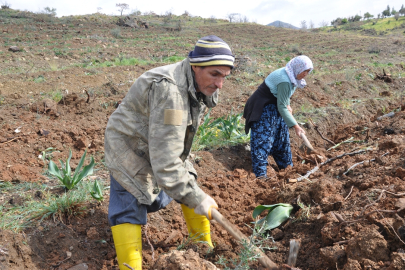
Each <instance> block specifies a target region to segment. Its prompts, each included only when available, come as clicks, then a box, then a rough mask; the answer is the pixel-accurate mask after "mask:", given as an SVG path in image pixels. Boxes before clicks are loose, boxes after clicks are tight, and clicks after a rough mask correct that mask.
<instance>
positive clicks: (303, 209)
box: [297, 196, 311, 221]
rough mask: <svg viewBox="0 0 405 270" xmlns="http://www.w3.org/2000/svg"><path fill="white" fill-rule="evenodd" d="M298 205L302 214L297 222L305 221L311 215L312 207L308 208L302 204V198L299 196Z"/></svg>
mask: <svg viewBox="0 0 405 270" xmlns="http://www.w3.org/2000/svg"><path fill="white" fill-rule="evenodd" d="M297 204H298V206H299V207H300V208H301V210H300V214H299V216H298V218H297V221H305V220H307V219H308V218H309V217H310V215H311V205H308V206H306V205H305V204H304V203H303V202H301V200H300V197H299V196H298V199H297Z"/></svg>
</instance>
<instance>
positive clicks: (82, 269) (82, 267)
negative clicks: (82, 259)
mask: <svg viewBox="0 0 405 270" xmlns="http://www.w3.org/2000/svg"><path fill="white" fill-rule="evenodd" d="M87 269H89V267H88V266H87V264H85V263H81V264H78V265H75V266H73V267H70V268H69V269H67V270H87Z"/></svg>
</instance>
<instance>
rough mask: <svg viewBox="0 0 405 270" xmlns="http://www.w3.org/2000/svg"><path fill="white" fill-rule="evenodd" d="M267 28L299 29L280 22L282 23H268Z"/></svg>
mask: <svg viewBox="0 0 405 270" xmlns="http://www.w3.org/2000/svg"><path fill="white" fill-rule="evenodd" d="M267 26H274V27H281V28H290V29H300V28H299V27H296V26H294V25H292V24H289V23H285V22H282V21H274V22H272V23H269V24H268V25H267Z"/></svg>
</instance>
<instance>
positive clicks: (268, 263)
mask: <svg viewBox="0 0 405 270" xmlns="http://www.w3.org/2000/svg"><path fill="white" fill-rule="evenodd" d="M211 214H212V218H213V219H214V220H216V221H217V222H218V223H219V224H220V225H221V226H222V227H223V228H224V229H225V230H227V231H228V232H229V233H230V234H231V235H232V236H233V237H234V238H235V239H236V240H238V241H243V240H244V241H247V242H248V243H249V242H250V240H249V238H247V237H246V236H245V235H244V234H243V233H242V232H241V231H240V230H239V229H238V228H237V227H236V226H235V225H233V224H232V223H230V222H229V221H228V220H227V219H226V218H225V217H224V216H223V215H221V213H219V212H218V210H216V209H215V208H212V209H211ZM253 251H254V252H255V253H257V254H259V255H260V257H259V258H258V260H259V262H260V263H261V264H262V265H263V266H264V267H266V268H267V269H271V270H278V269H279V267H278V265H277V264H275V263H274V262H273V261H272V260H270V259H269V257H267V256H266V254H264V253H263V251H261V250H260V249H259V248H257V247H253Z"/></svg>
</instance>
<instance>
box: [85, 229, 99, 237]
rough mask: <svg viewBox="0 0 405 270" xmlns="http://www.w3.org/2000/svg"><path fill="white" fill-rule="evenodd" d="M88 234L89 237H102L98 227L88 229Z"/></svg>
mask: <svg viewBox="0 0 405 270" xmlns="http://www.w3.org/2000/svg"><path fill="white" fill-rule="evenodd" d="M86 235H87V237H88V238H89V239H98V238H100V235H99V234H98V232H97V229H96V227H91V228H90V229H88V230H87V232H86Z"/></svg>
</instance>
